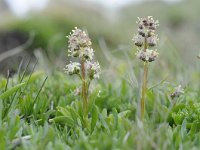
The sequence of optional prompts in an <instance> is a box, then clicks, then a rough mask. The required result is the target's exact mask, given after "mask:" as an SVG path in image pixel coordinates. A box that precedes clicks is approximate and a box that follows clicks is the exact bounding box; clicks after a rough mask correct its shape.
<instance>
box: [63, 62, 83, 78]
mask: <svg viewBox="0 0 200 150" xmlns="http://www.w3.org/2000/svg"><path fill="white" fill-rule="evenodd" d="M80 66H81V64H80V63H77V62H70V63H69V64H68V65H66V66H65V68H64V70H65V73H67V74H69V75H73V74H79V72H80Z"/></svg>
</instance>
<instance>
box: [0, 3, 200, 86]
mask: <svg viewBox="0 0 200 150" xmlns="http://www.w3.org/2000/svg"><path fill="white" fill-rule="evenodd" d="M146 16H153V17H154V19H156V20H157V19H158V20H159V22H160V26H159V29H158V31H157V33H158V36H159V39H160V41H159V44H158V46H157V49H158V52H159V53H160V55H159V58H158V60H156V61H155V62H154V63H152V65H151V69H150V70H151V71H150V78H151V77H152V78H153V79H154V78H155V77H156V78H155V80H157V78H159V79H160V80H161V79H163V78H165V77H166V76H168V75H169V77H168V79H169V80H172V81H173V80H176V81H177V80H178V82H186V81H185V79H188V80H189V79H191V80H195V81H198V80H196V79H197V78H199V63H200V61H199V60H198V59H197V55H198V54H199V52H200V1H199V0H190V1H189V0H56V1H55V0H0V64H1V65H0V73H1V74H3V75H6V74H7V70H10V74H11V75H12V74H15V73H17V72H19V71H20V70H23V68H25V67H26V66H27V64H28V63H29V62H30V66H31V65H32V66H33V65H34V64H35V63H36V60H37V61H38V65H37V67H38V68H40V69H43V70H46V71H47V72H48V73H51V72H52V71H55V70H58V71H61V72H62V70H63V68H64V66H65V64H66V63H67V62H69V60H70V58H68V57H67V46H68V45H67V44H68V43H67V39H66V35H68V34H69V33H70V31H71V30H72V29H73V28H74V27H76V26H77V27H79V28H82V29H84V30H86V31H87V32H88V33H89V36H90V38H91V39H92V42H93V48H94V50H95V51H96V52H95V55H96V59H97V60H99V62H100V64H101V66H102V68H103V73H102V74H103V76H104V77H105V79H106V80H108V81H112V80H114V79H116V78H117V77H119V76H120V77H122V78H124V79H129V78H130V79H132V80H133V81H131V82H133V83H134V84H135V85H137V79H138V78H139V76H140V74H141V69H140V68H141V66H142V63H141V62H140V61H139V60H138V59H136V58H135V52H136V51H137V49H136V47H135V46H134V43H133V42H132V38H133V36H134V34H135V33H136V32H137V24H136V21H137V17H146ZM128 71H129V72H128ZM130 71H131V72H132V71H133V72H134V73H130ZM151 72H153V73H151ZM185 72H187V73H185ZM183 74H184V75H183ZM191 76H192V77H191ZM114 77H116V78H114ZM134 79H135V80H134ZM185 84H187V83H185Z"/></svg>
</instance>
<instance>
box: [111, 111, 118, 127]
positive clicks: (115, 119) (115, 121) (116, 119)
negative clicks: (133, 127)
mask: <svg viewBox="0 0 200 150" xmlns="http://www.w3.org/2000/svg"><path fill="white" fill-rule="evenodd" d="M112 113H113V116H114V128H115V130H116V129H117V127H118V112H117V110H116V108H113V109H112Z"/></svg>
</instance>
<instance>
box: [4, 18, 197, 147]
mask: <svg viewBox="0 0 200 150" xmlns="http://www.w3.org/2000/svg"><path fill="white" fill-rule="evenodd" d="M138 25H139V27H138V34H137V35H136V37H135V38H134V43H135V45H136V46H138V47H139V51H138V52H137V53H136V56H137V57H138V58H139V59H141V60H142V61H143V63H144V65H143V67H144V72H143V74H144V75H143V78H142V81H141V83H140V81H139V80H138V81H137V83H138V86H133V82H134V80H137V79H134V78H133V77H134V75H132V76H131V78H130V82H129V80H128V79H127V78H122V77H119V78H118V79H117V81H116V82H109V83H108V82H106V80H105V79H104V78H105V77H104V71H101V70H100V65H99V63H98V62H97V61H94V60H95V59H94V50H93V49H92V47H91V45H92V43H91V41H92V39H90V38H89V36H88V34H87V33H86V32H84V31H83V30H81V29H78V28H75V30H73V31H72V33H71V34H70V35H69V36H68V37H67V39H68V40H69V50H68V54H69V56H70V57H71V59H72V60H71V62H70V63H69V64H67V65H66V67H65V68H64V71H65V72H66V73H67V74H68V75H66V74H64V71H63V72H62V71H53V72H52V73H51V74H49V75H48V76H46V75H45V74H46V73H44V72H43V71H34V69H35V66H36V65H35V66H33V68H32V71H31V73H30V75H27V68H28V66H29V64H27V67H26V68H25V70H24V71H23V72H18V73H17V74H15V75H14V76H13V77H12V78H10V77H9V74H8V77H7V78H5V77H1V78H0V149H2V150H3V149H33V150H35V149H41V150H43V149H47V150H49V149H59V150H60V149H63V150H66V149H75V150H79V149H80V150H82V149H83V150H84V149H85V150H94V149H97V150H129V149H130V150H132V149H138V150H146V149H147V150H148V149H162V150H170V149H172V150H173V149H194V150H195V149H199V148H200V91H199V82H198V83H197V82H193V80H191V81H190V82H188V84H187V85H182V86H183V87H182V86H181V85H179V83H178V82H177V83H176V84H175V83H170V82H168V81H167V80H166V79H163V80H162V79H161V81H160V80H157V82H156V84H155V85H153V86H150V85H148V86H147V81H148V83H149V82H150V83H151V78H148V76H147V71H148V68H150V66H151V65H149V63H150V62H152V61H154V60H155V58H156V57H157V56H158V53H157V51H155V50H149V48H153V47H154V46H156V45H157V41H158V39H157V35H155V30H156V28H157V26H158V22H157V21H154V20H153V18H152V17H147V18H140V19H139V21H138ZM160 48H161V47H160ZM163 53H164V52H163ZM130 57H131V56H130ZM129 59H134V58H132V57H131V58H129ZM129 59H127V60H126V61H125V62H127V64H126V65H127V66H128V65H129V63H131V62H130V60H129ZM194 59H197V58H196V57H195V58H194ZM158 61H159V60H158ZM158 61H155V62H153V63H159V62H158ZM119 62H120V61H118V62H117V63H119ZM153 63H152V65H153ZM199 63H200V62H199ZM117 65H120V64H117ZM127 66H126V67H127ZM150 69H151V68H150ZM159 69H160V70H162V68H159ZM102 70H103V69H102ZM136 70H137V71H138V69H136ZM132 71H133V69H132V68H130V73H131V74H134V73H133V72H132ZM179 71H181V69H180V70H179ZM100 72H101V73H100ZM138 72H139V71H138ZM114 73H116V72H112V73H111V75H113V74H114ZM152 74H153V76H156V74H154V72H153V73H152ZM152 74H151V76H152ZM172 74H173V73H172ZM191 74H192V73H191ZM69 75H76V76H69ZM199 75H200V74H199V70H198V71H196V72H195V73H194V74H193V76H194V78H195V81H199V79H198V77H199ZM185 76H187V75H183V77H185ZM196 76H197V79H196ZM99 77H100V78H99ZM113 77H114V75H113ZM96 78H99V80H98V81H96V82H91V81H93V80H94V79H96ZM140 84H141V86H140ZM144 106H145V107H144Z"/></svg>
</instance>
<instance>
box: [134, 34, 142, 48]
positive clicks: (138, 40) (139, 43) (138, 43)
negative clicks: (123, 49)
mask: <svg viewBox="0 0 200 150" xmlns="http://www.w3.org/2000/svg"><path fill="white" fill-rule="evenodd" d="M133 41H134V43H135V45H136V46H138V47H141V46H143V44H144V38H143V37H142V36H141V35H139V34H137V35H136V36H135V37H134V38H133Z"/></svg>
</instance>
